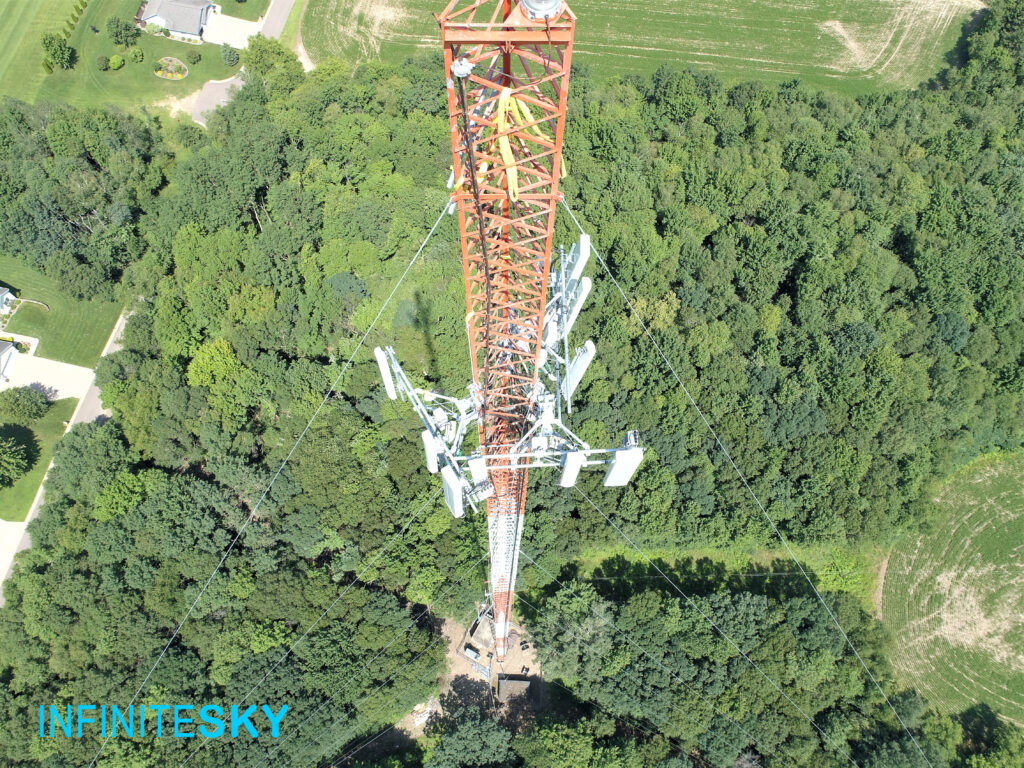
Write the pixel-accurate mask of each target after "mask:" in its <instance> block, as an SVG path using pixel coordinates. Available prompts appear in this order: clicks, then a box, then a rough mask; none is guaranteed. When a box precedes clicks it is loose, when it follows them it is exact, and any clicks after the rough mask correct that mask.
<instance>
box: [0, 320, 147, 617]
mask: <svg viewBox="0 0 1024 768" xmlns="http://www.w3.org/2000/svg"><path fill="white" fill-rule="evenodd" d="M127 319H128V316H127V315H124V314H122V315H121V317H119V318H118V320H117V323H116V324H115V325H114V330H113V331H111V332H110V337H109V338H108V339H107V343H106V346H104V347H103V355H109V354H110V353H111V352H116V351H117V350H119V349H120V348H121V332H122V331H123V330H124V324H125V321H126V320H127ZM39 359H40V360H42V358H39ZM18 362H19V363H22V362H25V359H22V360H19V361H18ZM47 362H53V361H47ZM59 365H66V364H64V363H59ZM67 367H68V368H78V367H79V366H67ZM85 370H88V369H85ZM80 397H81V400H79V402H78V406H77V407H76V408H75V412H74V413H73V414H72V416H71V420H70V421H68V426H67V429H71V427H72V426H73V425H75V424H83V423H85V422H90V421H95V420H96V419H98V418H100V417H106V418H109V417H110V411H106V410H104V409H103V405H102V404H101V403H100V390H99V387H97V386H96V378H95V376H93V377H92V378H91V379H90V380H89V385H88V389H87V390H86V392H85V395H84V396H80ZM65 432H67V430H65ZM51 466H52V463H51ZM46 471H47V472H49V471H50V470H49V467H47V470H46ZM45 483H46V478H45V477H44V478H43V483H41V484H40V485H39V490H38V491H36V497H35V499H34V500H33V501H32V507H31V508H30V509H29V512H28V516H27V517H26V518H25V519H24V520H23V521H21V522H18V523H12V522H8V521H6V520H0V573H2V574H3V578H4V580H5V581H6V580H7V577H8V576H10V575H11V568H12V567H13V566H14V556H15V555H16V554H17V553H18V552H21V551H22V550H23V549H28V548H29V547H30V546H31V545H32V541H31V539H30V538H29V535H28V531H27V528H28V524H29V522H31V521H32V520H33V519H34V518H35V516H36V515H37V514H39V508H40V507H41V506H42V504H43V485H44V484H45ZM3 604H4V596H3V591H2V589H0V606H3Z"/></svg>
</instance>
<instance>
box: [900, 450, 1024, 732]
mask: <svg viewBox="0 0 1024 768" xmlns="http://www.w3.org/2000/svg"><path fill="white" fill-rule="evenodd" d="M934 508H935V513H936V522H935V525H934V527H933V530H931V531H930V532H929V533H926V534H924V535H920V536H916V535H915V536H910V537H907V538H906V539H905V540H904V541H902V542H900V544H899V545H897V546H896V547H895V548H894V550H893V552H892V554H891V556H890V557H889V563H888V566H887V569H886V575H885V585H884V589H883V594H882V605H881V608H882V620H883V622H884V623H885V624H886V626H887V627H888V628H889V630H890V632H891V634H892V637H893V644H894V648H893V654H892V662H893V666H894V668H895V670H896V674H897V677H898V678H899V680H900V682H901V683H903V684H904V685H906V686H907V687H913V688H916V689H917V690H919V691H921V693H923V694H924V695H925V696H926V697H927V699H928V702H929V704H931V705H932V706H935V707H936V708H938V709H939V710H940V711H942V712H946V713H957V712H961V711H963V710H965V709H967V708H969V707H972V706H974V705H976V704H979V703H983V704H987V705H988V706H989V707H991V708H992V709H993V710H994V711H995V712H996V713H997V714H999V715H1001V716H1002V717H1004V718H1006V719H1007V720H1010V721H1012V722H1014V723H1016V724H1017V725H1019V726H1024V573H1022V569H1021V546H1022V542H1024V456H1021V455H1015V456H1003V457H989V458H985V459H982V460H979V461H977V462H975V463H974V464H973V465H971V466H970V467H968V468H967V469H966V470H965V471H964V472H961V473H960V474H959V475H958V476H957V477H956V478H954V480H953V481H952V482H950V483H949V484H948V485H947V486H946V487H945V488H943V489H942V491H941V492H940V493H939V495H938V497H937V498H936V499H935V501H934Z"/></svg>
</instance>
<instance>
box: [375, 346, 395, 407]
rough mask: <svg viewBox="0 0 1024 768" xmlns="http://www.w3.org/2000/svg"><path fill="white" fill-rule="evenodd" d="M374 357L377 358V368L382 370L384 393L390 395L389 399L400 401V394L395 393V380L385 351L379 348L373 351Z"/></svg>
mask: <svg viewBox="0 0 1024 768" xmlns="http://www.w3.org/2000/svg"><path fill="white" fill-rule="evenodd" d="M373 356H374V357H376V358H377V366H378V367H379V368H380V378H381V380H382V381H383V382H384V391H385V392H387V393H388V397H390V398H391V399H392V400H397V399H398V393H397V392H396V391H395V379H394V377H393V376H392V375H391V366H390V365H389V364H388V358H387V355H385V354H384V350H383V349H381V348H380V347H377V348H375V349H374V350H373Z"/></svg>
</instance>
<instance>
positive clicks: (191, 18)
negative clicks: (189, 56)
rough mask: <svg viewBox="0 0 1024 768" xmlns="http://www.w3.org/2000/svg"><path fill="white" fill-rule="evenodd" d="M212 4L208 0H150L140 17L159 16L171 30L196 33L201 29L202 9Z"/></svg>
mask: <svg viewBox="0 0 1024 768" xmlns="http://www.w3.org/2000/svg"><path fill="white" fill-rule="evenodd" d="M212 5H213V3H211V2H209V0H150V2H149V3H147V4H146V10H145V11H143V12H142V18H143V19H151V18H153V17H154V16H159V17H160V18H162V19H163V20H164V21H165V22H166V25H167V29H169V30H171V31H172V32H187V33H189V34H191V35H198V34H199V33H200V32H201V31H202V29H203V18H204V11H205V10H206V9H207V8H209V7H211V6H212Z"/></svg>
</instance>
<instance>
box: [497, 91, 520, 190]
mask: <svg viewBox="0 0 1024 768" xmlns="http://www.w3.org/2000/svg"><path fill="white" fill-rule="evenodd" d="M516 101H517V100H516V99H513V98H512V89H511V88H502V89H501V95H500V96H499V97H498V114H497V123H498V133H499V134H505V133H506V132H507V131H508V130H509V124H508V113H509V103H510V102H511V103H512V104H513V105H515V103H516ZM514 109H515V106H513V110H514ZM498 150H499V151H500V152H501V161H502V163H504V164H505V179H506V180H507V181H508V196H509V199H511V200H512V202H513V203H514V202H516V201H517V200H518V199H519V169H518V168H517V167H516V158H515V155H513V154H512V142H510V141H509V139H508V136H507V135H499V136H498Z"/></svg>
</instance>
